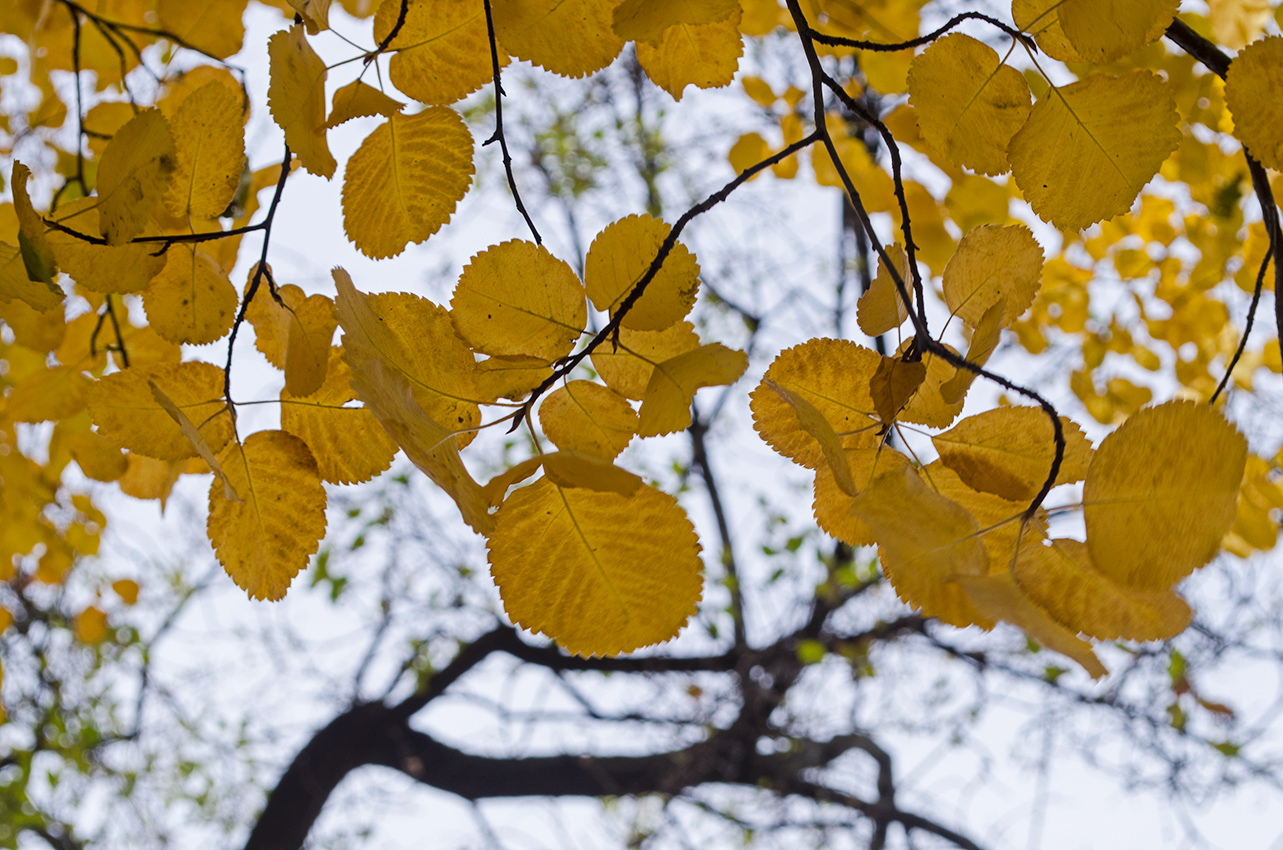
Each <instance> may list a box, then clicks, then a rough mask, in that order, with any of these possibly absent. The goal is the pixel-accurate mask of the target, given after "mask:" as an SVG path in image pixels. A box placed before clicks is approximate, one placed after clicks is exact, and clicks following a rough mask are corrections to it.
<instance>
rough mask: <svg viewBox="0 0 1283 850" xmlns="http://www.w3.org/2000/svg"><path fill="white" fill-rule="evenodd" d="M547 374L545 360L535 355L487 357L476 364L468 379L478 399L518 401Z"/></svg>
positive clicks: (547, 367)
mask: <svg viewBox="0 0 1283 850" xmlns="http://www.w3.org/2000/svg"><path fill="white" fill-rule="evenodd" d="M551 374H552V367H551V366H550V365H548V361H546V360H541V359H540V358H538V357H490V358H488V359H486V360H482V361H480V362H478V363H477V371H476V374H475V375H473V378H472V380H473V383H474V384H475V385H476V388H477V398H478V399H480V400H482V401H485V402H494V401H497V400H499V399H501V398H506V399H510V400H512V401H519V400H520V399H523V398H525V397H526V396H528V395H530V391H531V390H533V389H534V388H535V387H537V386H539V385H540V384H542V383H543V382H544V381H545V380H547V379H548V376H549V375H551Z"/></svg>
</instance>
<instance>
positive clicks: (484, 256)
mask: <svg viewBox="0 0 1283 850" xmlns="http://www.w3.org/2000/svg"><path fill="white" fill-rule="evenodd" d="M450 315H451V317H452V318H453V319H454V326H455V328H456V329H457V330H458V332H459V336H461V337H463V338H464V339H465V340H466V341H467V342H468V344H469V345H471V346H472V347H473V348H475V349H476V350H477V351H480V352H482V353H483V354H494V355H501V356H507V357H513V356H525V357H538V358H540V359H542V360H556V359H557V358H558V357H564V356H565V355H567V354H569V353H570V351H571V349H573V348H574V347H575V341H576V340H578V339H579V335H580V334H581V333H583V330H584V324H585V323H586V322H587V321H588V305H587V303H586V302H585V300H584V287H583V284H581V283H580V282H579V277H578V276H577V275H576V274H575V271H574V269H572V268H571V267H570V266H569V265H568V264H567V263H566V262H565V261H564V260H559V259H557V258H556V257H554V256H553V255H552V254H551V253H549V252H548V249H547V248H544V247H543V246H541V245H536V244H534V243H533V242H524V241H521V240H518V239H514V240H512V241H511V242H504V243H503V244H501V245H495V246H493V247H490V248H487V249H486V250H484V251H482V252H481V253H479V254H477V255H476V256H474V257H473V258H472V262H470V263H468V265H467V266H465V267H464V269H463V274H462V275H460V277H459V283H458V285H457V286H456V287H455V289H454V298H453V299H452V300H451V301H450Z"/></svg>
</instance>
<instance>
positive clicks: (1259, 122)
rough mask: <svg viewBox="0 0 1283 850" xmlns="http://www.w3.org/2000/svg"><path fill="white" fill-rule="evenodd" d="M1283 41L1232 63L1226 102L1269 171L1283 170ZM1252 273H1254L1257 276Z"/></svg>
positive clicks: (1275, 39) (1239, 132)
mask: <svg viewBox="0 0 1283 850" xmlns="http://www.w3.org/2000/svg"><path fill="white" fill-rule="evenodd" d="M1281 68H1283V37H1281V36H1277V35H1272V36H1268V37H1266V38H1263V39H1261V40H1260V41H1258V42H1255V43H1254V44H1249V45H1248V46H1247V47H1246V48H1244V49H1243V51H1242V52H1240V53H1239V55H1238V57H1237V58H1235V59H1234V61H1233V62H1231V63H1230V70H1229V73H1228V74H1226V76H1225V102H1226V104H1227V105H1228V106H1229V108H1230V114H1231V115H1233V116H1234V135H1235V136H1236V137H1237V138H1238V140H1239V141H1241V142H1242V143H1243V145H1244V146H1245V147H1246V148H1247V150H1248V153H1250V154H1252V156H1254V157H1256V158H1257V159H1258V160H1260V161H1261V163H1262V164H1264V165H1265V166H1266V167H1267V168H1274V169H1281V168H1283V139H1280V138H1279V134H1278V127H1279V121H1280V120H1283V101H1281V98H1283V70H1281ZM1255 271H1256V270H1255V269H1252V273H1255Z"/></svg>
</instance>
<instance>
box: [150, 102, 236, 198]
mask: <svg viewBox="0 0 1283 850" xmlns="http://www.w3.org/2000/svg"><path fill="white" fill-rule="evenodd" d="M243 109H244V102H243V100H242V98H241V97H238V96H237V95H236V93H235V92H233V91H232V90H231V89H229V88H228V87H227V86H224V85H222V84H221V83H217V82H213V83H206V84H205V85H203V86H201V87H200V88H198V89H197V90H196V91H194V92H192V93H191V94H190V95H188V96H187V97H186V98H185V99H184V100H183V102H182V105H181V106H179V107H178V112H177V113H176V114H175V115H174V117H173V120H172V121H171V122H170V128H171V130H172V131H173V134H174V145H175V148H176V151H177V159H176V162H177V165H176V167H175V169H174V177H173V181H172V182H171V183H170V184H169V191H168V192H167V193H166V194H165V205H166V206H167V207H168V208H169V211H170V212H171V213H173V214H174V215H191V216H194V217H196V218H210V219H212V218H218V217H219V216H221V215H222V214H223V212H224V211H225V210H226V209H227V206H228V204H230V203H231V202H232V198H233V197H234V196H235V195H236V189H237V188H238V187H239V186H240V182H241V172H242V171H244V170H245V130H244V127H243V126H242V124H241V114H242V110H243Z"/></svg>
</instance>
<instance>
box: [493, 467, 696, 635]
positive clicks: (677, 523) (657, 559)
mask: <svg viewBox="0 0 1283 850" xmlns="http://www.w3.org/2000/svg"><path fill="white" fill-rule="evenodd" d="M625 529H626V530H627V533H621V531H623V530H625ZM532 540H537V541H539V545H538V546H531V545H530V544H531V541H532ZM488 546H489V557H490V571H491V574H492V575H493V576H494V580H495V583H496V584H497V585H498V586H499V594H500V596H502V597H503V604H504V610H506V611H507V613H508V616H509V617H510V618H511V619H512V621H513V622H514V623H516V624H518V625H520V626H522V627H523V628H527V629H531V630H533V631H537V632H542V633H544V634H546V635H548V636H550V637H552V638H553V639H555V640H556V641H557V642H558V643H559V644H560V645H561V646H563V647H565V649H566V650H567V651H569V652H572V653H575V654H578V655H617V654H619V653H623V652H631V651H633V650H635V649H640V648H641V647H643V646H650V645H652V644H656V643H660V642H662V641H666V640H669V639H670V638H673V637H676V635H677V633H678V632H680V631H681V629H682V627H683V626H684V625H685V624H686V621H687V620H688V619H690V617H691V615H693V614H694V613H695V610H696V606H697V604H698V603H699V600H700V597H701V595H702V581H701V577H700V559H699V541H698V538H697V537H696V536H695V530H694V528H693V526H692V525H691V523H690V520H689V519H687V518H686V513H685V512H684V511H683V510H682V509H681V508H680V507H679V506H678V504H677V500H676V499H674V498H673V497H672V496H669V495H667V494H666V493H661V492H660V491H659V490H656V489H655V488H653V487H649V486H642V487H639V488H638V489H637V491H636V492H635V493H634V494H633V495H632V496H630V497H625V496H621V495H619V494H617V493H600V492H594V491H592V490H585V489H564V490H563V489H561V488H560V487H557V486H556V485H555V484H553V483H552V482H551V481H549V480H548V479H546V478H544V479H540V480H539V481H536V482H535V483H534V484H532V485H530V486H529V487H524V488H522V489H520V490H518V491H516V492H515V493H513V494H512V495H511V496H510V497H509V498H508V500H507V501H506V502H504V505H503V507H502V508H500V510H499V514H498V522H497V523H496V526H495V530H494V533H493V534H492V535H491V536H490V539H489V541H488Z"/></svg>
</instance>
